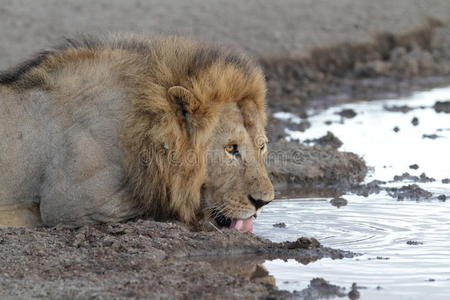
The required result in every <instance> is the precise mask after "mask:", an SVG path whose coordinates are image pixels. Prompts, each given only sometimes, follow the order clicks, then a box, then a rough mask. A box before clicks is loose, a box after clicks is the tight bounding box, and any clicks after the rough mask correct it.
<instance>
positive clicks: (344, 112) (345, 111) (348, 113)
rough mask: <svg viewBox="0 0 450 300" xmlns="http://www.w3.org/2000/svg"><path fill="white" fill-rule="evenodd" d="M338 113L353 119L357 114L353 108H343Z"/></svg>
mask: <svg viewBox="0 0 450 300" xmlns="http://www.w3.org/2000/svg"><path fill="white" fill-rule="evenodd" d="M336 114H337V115H340V116H341V117H343V118H347V119H352V118H354V117H355V116H356V115H357V114H356V112H355V111H354V110H353V109H343V110H341V111H340V112H338V113H336Z"/></svg>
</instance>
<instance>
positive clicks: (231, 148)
mask: <svg viewBox="0 0 450 300" xmlns="http://www.w3.org/2000/svg"><path fill="white" fill-rule="evenodd" d="M225 151H227V152H228V153H230V154H231V155H237V154H239V149H238V145H236V144H232V145H227V146H226V147H225Z"/></svg>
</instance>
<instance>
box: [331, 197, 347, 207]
mask: <svg viewBox="0 0 450 300" xmlns="http://www.w3.org/2000/svg"><path fill="white" fill-rule="evenodd" d="M330 204H331V205H333V206H335V207H337V208H339V207H341V206H346V205H347V204H348V201H347V200H346V199H344V198H334V199H331V200H330Z"/></svg>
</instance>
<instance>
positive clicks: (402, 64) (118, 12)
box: [0, 0, 450, 299]
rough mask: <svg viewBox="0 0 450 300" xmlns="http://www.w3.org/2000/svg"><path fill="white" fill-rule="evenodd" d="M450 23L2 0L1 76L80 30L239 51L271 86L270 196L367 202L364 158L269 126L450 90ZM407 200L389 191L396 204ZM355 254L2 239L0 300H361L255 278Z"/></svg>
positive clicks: (150, 231) (411, 7)
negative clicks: (276, 266) (330, 193)
mask: <svg viewBox="0 0 450 300" xmlns="http://www.w3.org/2000/svg"><path fill="white" fill-rule="evenodd" d="M449 20H450V2H448V1H447V0H432V1H431V0H430V1H426V2H425V1H409V0H398V1H384V0H383V1H376V2H374V1H370V0H364V1H362V0H343V1H339V3H332V1H321V2H317V1H309V0H302V1H294V0H292V1H291V0H289V1H285V2H283V4H279V3H278V2H273V1H256V0H252V1H239V0H233V1H227V5H224V4H223V2H222V3H221V2H220V1H202V0H195V1H190V2H185V1H179V0H169V1H164V2H161V1H145V2H144V1H139V0H133V1H127V2H126V3H125V2H123V1H107V0H100V1H95V2H92V1H77V2H72V1H59V0H51V1H46V2H41V1H39V2H38V1H26V0H20V1H16V0H14V1H13V0H6V1H3V2H2V3H1V4H0V25H1V26H0V37H1V40H2V43H0V54H1V55H0V68H1V69H4V68H6V67H8V66H11V65H12V64H13V63H16V62H18V61H20V60H21V59H22V58H23V57H25V56H27V55H30V54H32V53H33V52H35V51H36V50H39V49H41V48H43V47H45V46H46V45H47V44H48V43H49V42H51V41H54V40H56V39H57V38H58V37H60V36H62V35H67V34H71V33H75V32H92V31H111V30H115V31H117V30H119V31H133V32H142V33H145V34H159V33H185V34H189V35H191V36H194V37H196V38H200V39H205V40H213V41H217V40H220V41H221V42H222V43H225V44H231V45H233V46H235V47H238V48H244V49H246V50H247V51H249V52H250V53H251V54H253V55H255V56H256V57H257V59H258V60H259V61H260V62H261V64H262V66H263V68H264V70H265V72H266V75H267V80H268V99H269V103H268V108H269V114H270V116H269V120H270V121H269V128H268V135H269V138H270V140H271V149H272V150H271V156H270V158H271V159H270V160H269V162H268V163H269V165H268V166H269V172H270V175H271V178H272V179H273V181H274V183H275V186H276V187H277V189H278V193H280V192H289V191H290V190H293V188H294V187H295V188H296V189H297V188H300V189H303V191H304V190H305V189H308V188H311V187H313V188H322V189H325V188H330V187H331V188H333V189H334V190H337V191H340V192H343V191H344V190H348V189H349V188H351V189H352V190H353V191H354V192H356V193H362V194H364V193H371V192H374V191H376V190H377V189H380V186H379V183H376V182H375V183H372V184H371V185H363V186H359V185H358V183H359V182H360V181H361V180H363V179H364V176H365V174H366V172H367V167H366V165H365V163H364V161H363V160H362V159H361V158H359V157H357V156H356V155H355V154H352V153H342V152H339V151H338V150H337V147H335V146H333V145H331V146H327V145H322V146H306V145H298V144H297V143H294V142H286V141H284V137H285V133H284V129H285V128H286V126H291V125H288V124H286V123H285V122H283V121H280V120H277V119H275V118H273V117H272V116H271V114H272V113H274V112H277V111H291V112H295V113H296V114H298V115H301V116H303V124H304V127H303V129H307V117H308V113H307V112H308V109H309V108H316V109H320V108H324V107H327V106H330V105H333V104H337V103H342V102H345V101H350V100H354V99H376V98H380V97H385V96H393V95H399V94H404V93H409V92H411V91H412V90H415V89H420V88H425V87H431V86H435V85H440V84H448V83H449V82H450V80H449V78H450V25H448V21H449ZM305 124H306V125H305ZM409 190H412V191H413V193H419V192H420V191H418V190H416V189H414V186H412V187H409ZM409 190H408V188H407V189H406V190H397V191H394V190H393V191H391V192H392V194H393V196H395V197H402V195H405V194H404V193H407V192H408V191H409ZM402 193H403V194H402ZM352 255H354V254H353V253H350V252H345V251H340V250H333V249H329V248H324V247H322V246H320V245H319V244H318V243H317V242H316V241H315V240H314V239H301V240H299V241H297V242H294V243H284V244H276V243H271V242H269V241H267V240H263V239H260V238H258V237H255V236H254V235H252V234H240V233H237V232H233V231H227V230H226V231H224V232H191V231H189V230H188V229H187V228H185V227H184V226H183V225H181V224H174V223H157V222H153V221H149V220H147V221H142V220H141V221H136V222H129V223H126V224H111V225H98V226H86V227H82V228H78V229H68V228H63V227H57V228H38V229H0V298H1V299H29V298H43V299H62V298H64V299H65V298H68V299H112V298H114V299H130V298H132V299H140V298H175V297H176V298H196V299H197V298H198V299H214V298H230V299H231V298H248V299H253V298H266V299H286V298H301V299H316V298H319V297H331V296H341V297H342V296H346V297H349V298H352V299H356V298H358V297H359V292H358V290H357V286H356V285H355V286H353V287H337V286H333V285H331V284H329V283H327V282H326V281H325V280H324V279H320V278H317V279H313V278H312V280H311V282H310V285H309V287H308V288H307V289H305V290H303V291H299V292H296V293H288V292H285V291H279V290H278V289H277V288H276V287H275V285H274V279H273V278H272V277H271V276H270V275H269V274H267V271H266V270H265V269H264V268H263V267H262V266H261V263H262V262H263V261H264V260H265V259H267V258H275V257H282V258H295V259H297V260H299V261H300V262H302V263H305V264H306V263H309V262H312V261H314V260H316V259H319V258H321V257H332V258H336V259H339V258H342V257H351V256H352ZM355 281H357V280H356V278H355Z"/></svg>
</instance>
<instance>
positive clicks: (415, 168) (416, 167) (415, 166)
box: [409, 164, 419, 170]
mask: <svg viewBox="0 0 450 300" xmlns="http://www.w3.org/2000/svg"><path fill="white" fill-rule="evenodd" d="M409 168H410V169H413V170H417V169H418V168H419V165H418V164H413V165H410V166H409Z"/></svg>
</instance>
